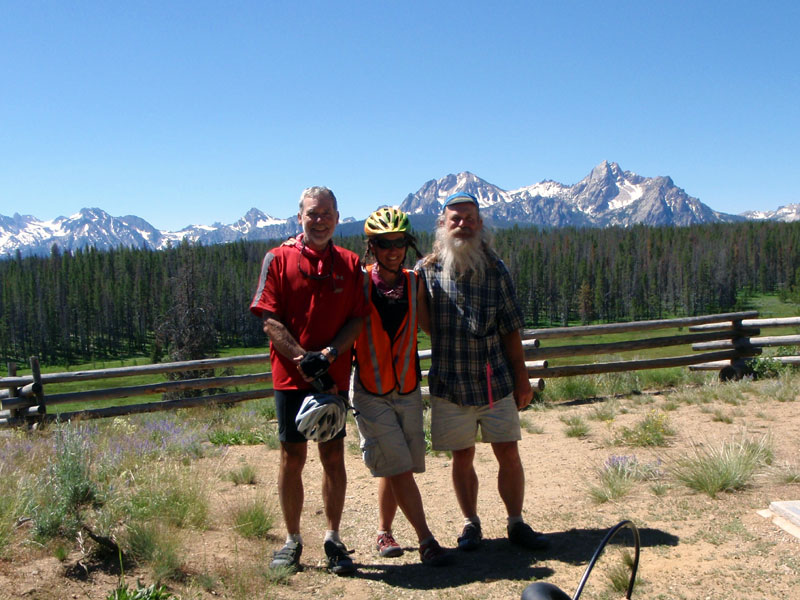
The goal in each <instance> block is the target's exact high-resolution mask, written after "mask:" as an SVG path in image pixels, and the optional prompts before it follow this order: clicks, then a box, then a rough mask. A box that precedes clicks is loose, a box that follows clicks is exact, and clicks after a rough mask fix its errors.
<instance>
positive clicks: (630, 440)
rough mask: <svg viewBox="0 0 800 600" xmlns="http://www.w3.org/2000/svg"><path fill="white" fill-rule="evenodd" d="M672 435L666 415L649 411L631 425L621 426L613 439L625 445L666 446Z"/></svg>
mask: <svg viewBox="0 0 800 600" xmlns="http://www.w3.org/2000/svg"><path fill="white" fill-rule="evenodd" d="M674 435H675V430H674V429H673V428H672V427H671V426H670V424H669V419H668V418H667V415H665V414H664V413H659V412H657V411H650V412H649V413H648V414H647V416H645V418H644V419H642V420H641V421H640V422H639V423H637V424H636V425H634V426H633V427H622V428H621V429H620V430H619V432H618V433H617V436H616V438H615V439H614V441H615V443H617V444H622V445H625V446H666V445H667V444H668V443H669V438H670V437H673V436H674Z"/></svg>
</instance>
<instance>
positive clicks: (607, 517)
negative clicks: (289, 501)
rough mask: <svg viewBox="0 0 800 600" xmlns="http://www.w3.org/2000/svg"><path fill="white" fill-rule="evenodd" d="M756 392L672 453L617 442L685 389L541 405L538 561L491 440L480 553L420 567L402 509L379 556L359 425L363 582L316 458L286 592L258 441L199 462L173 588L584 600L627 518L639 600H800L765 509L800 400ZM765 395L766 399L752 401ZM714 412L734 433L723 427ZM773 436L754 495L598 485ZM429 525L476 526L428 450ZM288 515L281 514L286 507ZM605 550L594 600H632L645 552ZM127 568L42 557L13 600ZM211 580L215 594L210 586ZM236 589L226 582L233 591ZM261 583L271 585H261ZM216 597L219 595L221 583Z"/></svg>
mask: <svg viewBox="0 0 800 600" xmlns="http://www.w3.org/2000/svg"><path fill="white" fill-rule="evenodd" d="M757 386H758V384H753V387H752V388H750V389H751V391H750V392H748V395H747V397H746V398H745V400H744V402H742V403H741V404H740V405H738V406H733V405H731V404H726V403H722V402H720V401H717V402H716V404H704V405H697V404H683V403H681V404H679V405H678V407H677V409H675V410H671V411H670V412H668V413H667V414H668V416H669V422H670V424H671V425H672V426H673V427H674V429H675V430H676V431H677V436H676V437H675V438H674V440H673V442H672V443H671V445H670V446H669V447H667V448H653V449H643V448H630V447H621V446H614V445H611V443H610V441H611V439H612V437H613V435H614V432H615V431H617V430H618V429H619V428H620V427H623V426H631V425H633V424H635V423H636V422H638V421H640V420H641V419H642V417H643V416H644V415H646V414H647V413H648V411H651V410H654V409H656V410H660V409H661V408H662V407H663V406H664V404H665V402H667V401H668V400H669V399H670V393H669V392H666V393H663V394H662V393H645V394H641V395H637V396H632V397H630V398H623V399H618V400H617V401H618V402H619V403H620V406H621V407H622V408H623V409H627V412H624V413H620V414H618V415H617V416H616V418H615V419H614V421H613V422H611V423H610V424H606V423H603V422H600V421H597V420H592V419H591V417H592V415H593V414H594V413H593V411H595V409H596V407H597V406H598V403H601V402H609V399H607V398H606V399H602V398H601V399H597V400H595V401H587V402H581V403H571V404H567V405H562V406H559V407H556V408H552V409H548V410H543V411H542V410H537V411H533V410H529V411H526V412H525V413H524V420H525V421H526V422H527V423H528V424H530V425H532V426H533V427H532V428H531V429H533V428H536V429H537V430H541V433H537V432H534V433H529V432H523V439H522V441H521V442H520V449H521V453H522V456H523V463H524V467H525V472H526V500H525V512H524V514H525V518H526V520H527V521H528V522H529V523H531V524H532V525H533V526H534V527H535V528H536V529H540V530H542V531H544V532H546V533H547V534H549V536H550V539H551V542H552V545H551V548H550V549H549V550H548V551H546V552H539V553H530V552H525V551H521V550H519V549H517V548H516V547H514V546H512V545H510V544H509V543H508V541H507V540H506V538H505V512H504V509H503V506H502V503H501V501H500V499H499V496H498V494H497V490H496V475H497V466H496V463H495V460H494V457H493V455H492V453H491V449H490V447H489V446H488V445H484V444H481V445H479V446H478V449H477V454H476V467H477V470H478V474H479V477H480V482H481V488H480V496H479V512H480V516H481V519H482V521H483V529H484V537H485V541H484V543H483V546H482V548H481V549H480V550H479V551H477V552H474V553H469V554H467V553H459V552H457V551H455V550H454V551H453V554H454V556H453V563H452V565H451V566H449V567H445V568H439V569H435V568H429V567H424V566H422V565H420V563H419V557H418V553H417V551H416V539H415V536H414V534H413V531H412V530H411V528H410V526H409V525H408V523H407V522H406V521H405V518H404V517H403V516H402V515H400V514H398V517H397V519H396V523H395V537H396V538H397V539H398V541H399V542H400V543H401V544H402V545H403V546H404V547H405V549H406V553H405V554H404V555H403V556H402V557H400V558H394V559H382V558H380V557H378V556H377V555H376V553H375V550H374V540H375V527H376V484H375V481H374V480H373V479H372V478H371V477H370V475H369V473H368V471H367V469H366V468H365V467H364V465H363V464H362V462H361V459H360V456H359V455H358V453H357V450H355V448H354V447H353V446H354V442H355V440H356V437H357V434H356V432H355V428H354V427H351V428H350V433H349V435H348V438H347V442H346V443H347V446H348V451H347V452H346V456H347V458H346V460H347V469H348V476H349V485H348V490H347V500H346V504H345V511H344V518H343V526H342V529H341V534H342V538H343V540H344V541H345V543H346V544H347V545H348V547H351V548H354V549H355V554H354V555H353V558H354V559H355V561H356V563H357V564H358V573H357V574H356V575H355V576H353V577H347V578H340V577H336V576H335V575H331V574H329V573H327V572H326V571H325V570H324V553H323V551H322V535H323V533H324V518H323V514H322V502H321V495H320V485H319V482H320V473H321V468H320V464H319V460H318V457H317V456H316V452H315V451H313V449H310V451H309V461H308V464H307V467H306V473H305V482H306V503H305V509H304V513H303V536H304V542H305V544H304V545H305V550H304V554H303V558H302V562H303V565H304V570H303V571H302V572H300V573H298V574H296V575H294V576H292V577H291V578H290V579H289V581H288V582H285V583H280V584H274V583H272V584H270V583H266V582H265V583H264V584H263V587H262V586H261V585H260V584H259V583H258V581H264V580H263V578H262V575H263V572H264V566H265V565H266V564H267V563H268V561H269V560H270V557H271V553H272V551H273V550H275V549H277V548H278V547H279V546H280V545H281V543H282V541H283V536H284V531H283V527H282V523H281V522H280V517H278V522H277V523H276V527H275V529H274V532H275V535H274V537H272V538H271V539H269V540H267V541H266V542H265V541H259V542H253V541H249V540H245V539H244V538H242V537H241V536H239V535H238V534H236V533H235V532H234V531H233V530H232V525H231V518H230V514H231V512H232V510H231V509H232V507H235V506H237V505H239V504H242V503H245V502H246V501H248V500H250V499H252V498H263V499H265V501H266V502H270V503H273V505H274V506H275V507H277V494H276V489H275V480H276V471H277V460H278V452H277V451H274V450H267V449H265V448H264V447H262V446H259V447H231V448H229V449H227V450H225V451H224V452H223V453H221V454H220V455H219V456H217V457H214V458H205V459H202V460H201V461H199V462H198V463H197V464H195V465H194V467H193V468H195V469H197V473H198V476H199V477H203V478H204V479H205V480H206V481H207V482H208V485H209V489H210V490H211V494H212V498H213V499H212V517H211V519H210V521H211V522H212V523H215V524H216V525H215V526H213V527H212V528H211V529H209V530H206V531H196V532H190V533H187V534H186V535H185V537H184V539H182V540H181V542H182V545H183V549H184V551H185V556H186V562H185V564H184V568H185V570H186V572H187V573H190V574H198V575H200V574H205V576H204V577H195V578H193V579H191V581H192V582H191V583H187V584H185V585H179V584H175V585H173V586H172V587H171V590H172V591H173V592H174V593H175V594H176V595H179V596H180V597H181V598H204V599H206V598H219V597H224V598H251V597H252V598H287V599H298V600H299V599H303V600H307V599H308V598H311V597H313V596H318V597H321V598H347V599H348V600H362V599H363V600H371V599H378V598H446V599H451V598H452V599H462V600H467V599H471V598H489V599H496V600H501V599H509V600H510V599H514V598H519V597H520V594H521V592H522V590H523V589H524V588H525V587H526V585H527V584H528V583H530V582H531V581H533V580H537V579H542V580H545V581H549V582H552V583H555V584H557V585H558V586H560V587H561V588H562V589H564V590H565V591H566V592H567V593H568V594H569V595H570V596H572V594H573V593H574V591H575V589H576V587H577V585H578V582H579V581H580V579H581V576H582V574H583V572H584V570H585V568H586V565H587V562H588V561H589V559H590V558H591V556H592V554H593V553H594V551H595V548H596V547H597V545H598V543H599V542H600V540H601V539H602V537H603V536H604V534H605V533H606V531H607V530H608V529H609V528H610V527H612V526H613V525H615V524H616V523H617V522H619V521H620V520H622V519H631V520H632V521H633V522H634V523H635V524H636V525H637V526H638V527H639V530H640V533H641V543H642V551H641V563H640V571H639V574H640V580H639V581H638V583H637V585H636V588H635V589H634V593H633V597H634V598H658V599H689V598H699V599H704V600H715V599H720V600H722V599H725V600H734V599H739V598H741V599H744V598H748V599H749V598H766V599H773V598H774V599H778V598H781V599H789V598H800V540H798V539H797V538H795V537H793V536H792V535H790V534H789V533H787V532H785V531H784V530H782V529H780V528H779V527H777V526H776V525H775V524H773V523H772V522H771V520H770V519H768V518H765V517H763V516H760V515H759V514H757V511H759V510H762V509H766V508H768V507H769V504H770V502H772V501H780V500H798V499H800V485H798V484H797V483H782V482H781V480H780V478H779V477H778V476H777V475H776V470H777V469H779V467H780V466H781V465H785V464H787V463H788V464H791V465H793V466H794V470H795V472H796V471H797V469H798V465H800V456H799V454H798V444H799V443H800V417H799V416H798V414H797V412H798V406H799V405H798V402H797V401H796V399H795V401H794V402H778V401H775V400H771V399H769V398H765V397H764V396H763V395H759V393H758V390H759V388H758V387H757ZM752 390H755V393H753V392H752ZM715 411H716V414H717V415H719V414H720V411H721V412H722V413H724V414H726V415H729V416H730V417H731V418H732V421H733V422H732V423H727V422H724V420H715ZM565 415H581V416H582V417H583V418H584V419H585V420H586V422H587V423H588V424H589V425H590V431H589V433H588V435H587V436H586V437H583V438H572V437H567V436H566V435H565V431H564V430H565V425H564V423H563V422H562V421H561V417H563V416H565ZM765 434H769V435H770V436H771V439H772V447H773V449H774V453H775V460H774V463H773V467H772V468H770V469H767V470H765V471H763V472H762V473H760V474H759V475H758V476H757V477H756V478H755V480H754V482H753V485H752V486H750V487H749V488H748V489H746V490H743V491H739V492H735V493H723V494H721V495H719V496H718V497H717V498H716V499H711V498H709V497H708V496H707V495H705V494H699V493H697V492H693V491H691V490H689V489H687V488H685V487H683V486H681V485H679V484H677V483H675V482H674V481H673V480H671V479H670V478H669V476H666V478H665V480H664V482H665V483H666V484H667V485H668V487H667V489H666V491H665V492H663V493H661V494H658V495H657V494H656V493H654V492H653V490H652V489H651V484H649V483H646V482H643V483H638V484H637V485H636V486H635V487H634V489H633V491H632V492H630V493H629V494H628V495H626V496H624V497H623V498H621V499H619V500H617V501H612V502H607V503H604V504H596V503H595V502H593V501H592V499H591V498H590V496H589V494H588V493H587V487H588V486H589V485H590V484H592V483H596V482H597V481H598V476H597V473H598V469H600V468H602V466H603V464H604V463H605V461H606V460H607V459H608V458H609V457H610V456H611V455H627V456H631V455H636V457H637V459H638V460H639V461H640V462H647V463H655V462H656V461H658V460H660V461H662V463H661V464H662V468H664V469H665V470H666V469H667V468H668V467H669V465H670V464H672V463H674V460H675V458H676V457H678V456H680V455H685V454H686V452H687V451H688V449H689V448H690V447H691V445H692V444H693V443H694V444H703V445H714V444H718V443H720V442H722V441H723V440H731V439H735V438H736V437H737V436H742V435H747V436H750V437H760V436H762V435H765ZM244 462H246V463H248V464H250V465H252V466H253V467H255V469H256V472H257V475H258V482H257V484H256V485H252V486H246V485H239V486H235V485H234V484H233V483H231V482H229V481H225V480H224V479H223V478H222V476H223V475H224V474H225V473H226V472H229V471H231V470H233V469H234V468H237V467H238V466H241V465H242V464H243V463H244ZM417 481H418V482H419V486H420V490H421V492H422V496H423V501H424V503H425V507H426V511H427V515H428V519H429V524H430V526H431V529H432V530H433V532H434V534H435V535H436V536H437V538H438V539H439V541H440V542H441V543H442V545H443V546H446V547H449V548H453V547H454V546H455V541H456V537H457V535H458V534H459V532H460V529H461V526H462V518H461V516H460V513H459V510H458V506H457V503H456V500H455V497H454V496H453V493H452V487H451V483H450V461H449V459H448V457H447V456H445V455H443V454H442V455H439V456H429V457H428V460H427V471H426V472H425V473H424V474H422V475H419V476H418V477H417ZM276 514H279V512H277V511H276ZM615 540H616V541H617V542H618V543H617V544H614V545H613V547H611V548H610V549H609V550H608V551H607V552H606V553H604V554H603V558H601V560H600V562H599V563H598V566H597V567H596V568H595V570H594V572H593V573H592V576H591V577H590V579H589V582H588V585H587V587H586V589H585V590H584V593H583V595H582V596H581V597H582V598H586V599H588V598H621V597H623V596H624V593H620V592H612V591H609V583H608V582H609V577H608V573H609V570H610V568H611V567H612V566H613V564H614V563H615V562H616V561H618V560H619V558H618V557H619V554H620V551H619V550H618V548H624V547H628V548H631V547H632V545H631V543H630V541H631V537H630V535H629V534H628V532H627V530H626V531H622V532H620V534H619V535H618V536H617V537H616V538H615ZM137 576H141V577H143V578H145V581H147V579H146V577H147V574H146V573H145V572H142V573H137V572H135V571H134V572H130V573H126V577H127V581H129V582H135V580H136V577H137ZM118 577H119V574H118V572H117V571H114V569H111V570H110V571H109V570H104V569H102V568H97V567H96V566H94V565H91V564H88V565H83V564H82V563H78V562H77V561H76V559H75V557H74V556H70V557H69V558H68V559H67V560H66V561H64V562H63V563H62V562H59V561H57V560H56V559H55V558H53V557H52V556H48V557H42V553H41V552H36V550H35V549H31V556H30V557H29V558H27V559H26V558H25V557H21V558H18V559H17V560H16V561H5V562H2V563H0V598H2V599H4V600H6V599H8V600H10V599H15V600H16V599H21V598H25V599H48V600H50V599H55V598H81V599H91V600H104V599H105V598H106V597H107V596H108V594H109V592H110V590H112V589H113V588H114V587H115V585H116V584H117V582H118ZM202 581H205V582H206V583H205V586H202V585H201V584H200V583H198V582H202ZM222 581H225V582H226V583H225V584H224V585H223V584H222V583H221V582H222ZM254 581H255V582H256V583H255V584H254ZM207 588H208V589H207Z"/></svg>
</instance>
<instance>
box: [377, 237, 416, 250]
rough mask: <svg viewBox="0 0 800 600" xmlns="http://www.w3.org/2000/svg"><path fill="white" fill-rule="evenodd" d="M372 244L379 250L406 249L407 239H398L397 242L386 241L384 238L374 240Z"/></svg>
mask: <svg viewBox="0 0 800 600" xmlns="http://www.w3.org/2000/svg"><path fill="white" fill-rule="evenodd" d="M373 243H374V244H375V245H376V246H377V247H378V248H380V249H381V250H388V249H389V248H407V247H408V239H407V238H400V239H397V240H387V239H385V238H375V239H374V240H373Z"/></svg>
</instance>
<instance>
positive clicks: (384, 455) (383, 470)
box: [350, 377, 425, 477]
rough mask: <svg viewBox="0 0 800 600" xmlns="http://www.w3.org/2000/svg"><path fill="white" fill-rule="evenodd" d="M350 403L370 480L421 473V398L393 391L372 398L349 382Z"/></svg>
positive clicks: (354, 380) (420, 396)
mask: <svg viewBox="0 0 800 600" xmlns="http://www.w3.org/2000/svg"><path fill="white" fill-rule="evenodd" d="M351 390H352V391H351V393H350V396H351V401H352V403H353V408H354V409H355V411H356V425H358V433H359V435H360V436H361V455H362V456H363V458H364V464H366V465H367V467H368V468H369V470H370V473H372V476H373V477H391V476H392V475H399V474H400V473H405V472H406V471H413V472H414V473H423V472H424V471H425V433H424V432H423V430H422V426H423V425H422V394H421V393H420V389H419V387H417V389H416V390H414V391H413V392H411V393H410V394H404V395H403V394H399V393H397V391H394V392H392V393H391V394H388V395H386V396H374V395H372V394H370V393H369V392H368V391H366V390H365V389H364V388H363V386H362V385H361V384H360V383H359V382H358V379H357V378H356V377H354V378H353V384H352V386H351Z"/></svg>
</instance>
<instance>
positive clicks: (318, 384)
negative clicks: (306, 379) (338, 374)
mask: <svg viewBox="0 0 800 600" xmlns="http://www.w3.org/2000/svg"><path fill="white" fill-rule="evenodd" d="M311 385H313V386H314V389H315V390H317V391H318V392H327V391H328V390H329V389H331V388H332V387H333V386H334V385H336V382H335V381H334V380H333V377H331V376H330V375H328V374H327V373H323V374H322V375H320V376H319V377H317V378H316V379H314V380H312V381H311Z"/></svg>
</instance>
